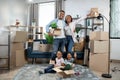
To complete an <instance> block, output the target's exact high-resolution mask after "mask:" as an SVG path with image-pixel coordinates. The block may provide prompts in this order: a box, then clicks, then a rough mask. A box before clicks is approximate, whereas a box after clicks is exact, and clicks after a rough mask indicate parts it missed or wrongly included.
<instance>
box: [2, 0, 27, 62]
mask: <svg viewBox="0 0 120 80" xmlns="http://www.w3.org/2000/svg"><path fill="white" fill-rule="evenodd" d="M16 19H18V20H19V21H20V24H21V25H26V24H27V3H26V2H25V0H0V44H7V43H8V41H7V39H8V38H7V37H8V31H7V27H8V26H9V25H15V22H16ZM3 35H4V37H3ZM7 51H8V49H7V47H0V57H5V56H7V53H8V52H7ZM0 62H1V61H0Z"/></svg>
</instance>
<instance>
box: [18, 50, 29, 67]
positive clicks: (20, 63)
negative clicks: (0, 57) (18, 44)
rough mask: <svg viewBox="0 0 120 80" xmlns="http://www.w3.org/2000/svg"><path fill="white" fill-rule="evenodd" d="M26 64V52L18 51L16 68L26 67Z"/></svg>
mask: <svg viewBox="0 0 120 80" xmlns="http://www.w3.org/2000/svg"><path fill="white" fill-rule="evenodd" d="M26 62H27V61H26V60H25V53H24V50H16V66H17V67H18V66H19V67H21V66H24V65H25V64H26Z"/></svg>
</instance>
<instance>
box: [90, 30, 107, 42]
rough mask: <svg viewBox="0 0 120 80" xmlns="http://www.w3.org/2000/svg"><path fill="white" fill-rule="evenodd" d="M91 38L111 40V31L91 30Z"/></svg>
mask: <svg viewBox="0 0 120 80" xmlns="http://www.w3.org/2000/svg"><path fill="white" fill-rule="evenodd" d="M90 40H109V33H108V32H104V31H93V32H90Z"/></svg>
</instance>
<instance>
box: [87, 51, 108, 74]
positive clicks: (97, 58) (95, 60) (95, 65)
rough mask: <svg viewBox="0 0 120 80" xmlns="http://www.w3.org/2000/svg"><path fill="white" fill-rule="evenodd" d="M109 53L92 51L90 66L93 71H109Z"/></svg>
mask: <svg viewBox="0 0 120 80" xmlns="http://www.w3.org/2000/svg"><path fill="white" fill-rule="evenodd" d="M108 55H109V54H94V53H90V57H89V60H90V61H89V67H90V69H91V70H93V71H97V72H102V73H108V66H109V64H108V62H109V56H108Z"/></svg>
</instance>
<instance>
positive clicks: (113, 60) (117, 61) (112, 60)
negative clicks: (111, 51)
mask: <svg viewBox="0 0 120 80" xmlns="http://www.w3.org/2000/svg"><path fill="white" fill-rule="evenodd" d="M110 61H111V62H116V63H120V60H115V59H111V60H110Z"/></svg>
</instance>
